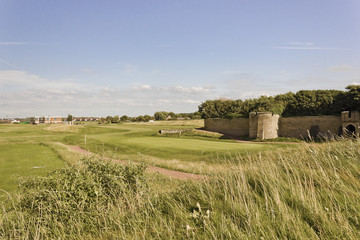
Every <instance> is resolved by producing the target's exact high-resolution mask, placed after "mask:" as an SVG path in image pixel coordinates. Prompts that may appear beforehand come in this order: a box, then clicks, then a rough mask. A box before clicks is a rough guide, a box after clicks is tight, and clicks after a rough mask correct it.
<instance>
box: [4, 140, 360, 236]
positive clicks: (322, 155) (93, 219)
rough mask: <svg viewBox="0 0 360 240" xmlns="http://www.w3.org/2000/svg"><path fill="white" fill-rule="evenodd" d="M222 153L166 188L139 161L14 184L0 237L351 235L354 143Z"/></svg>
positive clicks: (359, 188) (356, 201) (358, 182)
mask: <svg viewBox="0 0 360 240" xmlns="http://www.w3.org/2000/svg"><path fill="white" fill-rule="evenodd" d="M232 158H236V159H233V161H232V162H233V163H235V162H236V164H233V165H232V166H231V168H228V171H226V172H222V173H221V174H219V175H214V176H212V177H211V178H209V179H208V180H206V181H200V182H192V181H189V182H185V183H182V184H178V183H177V182H172V186H171V187H170V186H169V187H168V189H170V190H168V191H167V192H163V191H160V190H159V189H160V188H151V187H149V184H148V181H153V179H154V178H151V177H149V176H148V175H146V174H145V173H144V167H143V166H141V165H139V166H136V165H127V166H121V165H116V164H112V163H110V162H104V160H101V159H93V158H91V159H83V160H82V161H81V162H80V163H79V164H76V165H73V166H72V167H70V168H69V167H68V168H64V169H61V170H57V171H55V172H53V173H52V174H50V175H49V176H48V177H46V178H44V177H41V178H38V179H31V180H28V181H25V182H23V183H22V184H21V186H20V189H21V190H20V191H19V192H18V194H17V195H16V196H15V195H14V196H12V197H9V199H8V200H7V201H6V202H4V203H3V207H2V208H1V210H0V211H1V213H0V238H4V239H48V238H51V239H114V238H117V239H165V238H166V239H184V238H188V239H359V238H360V178H359V176H360V162H359V159H360V142H359V141H357V140H354V141H353V140H342V141H339V142H328V143H324V144H303V145H302V146H301V148H296V149H293V150H292V151H291V152H289V151H285V150H281V151H277V152H276V153H275V152H271V153H270V152H269V153H259V154H255V155H251V156H250V155H249V156H240V155H238V156H233V157H232ZM151 179H152V180H151ZM158 180H159V181H158V182H152V184H154V183H155V184H158V185H159V186H163V185H164V179H158ZM165 182H166V181H165Z"/></svg>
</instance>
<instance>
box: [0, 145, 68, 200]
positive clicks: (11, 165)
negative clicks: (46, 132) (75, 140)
mask: <svg viewBox="0 0 360 240" xmlns="http://www.w3.org/2000/svg"><path fill="white" fill-rule="evenodd" d="M0 152H1V154H0V189H2V190H5V191H11V190H14V189H15V188H16V187H17V185H18V184H19V181H20V180H19V179H20V177H25V176H33V175H37V176H45V175H46V174H47V173H48V172H50V171H52V170H55V169H57V168H61V167H63V166H64V162H63V161H62V159H61V158H59V156H58V155H57V154H56V153H55V152H53V151H52V150H51V149H50V148H48V147H47V146H44V145H40V144H8V145H0ZM2 194H3V192H0V195H2Z"/></svg>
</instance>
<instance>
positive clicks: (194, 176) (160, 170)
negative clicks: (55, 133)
mask: <svg viewBox="0 0 360 240" xmlns="http://www.w3.org/2000/svg"><path fill="white" fill-rule="evenodd" d="M68 147H70V148H71V149H72V150H74V151H75V152H78V153H82V154H84V155H91V154H94V153H92V152H89V151H87V150H85V149H83V148H81V147H79V146H74V145H68ZM106 159H108V160H113V161H115V162H119V163H124V161H121V160H118V159H111V158H106ZM146 171H147V172H157V173H160V174H162V175H165V176H168V177H173V178H177V179H180V180H203V179H205V178H206V176H204V175H198V174H192V173H186V172H180V171H174V170H169V169H166V168H161V167H155V166H147V168H146Z"/></svg>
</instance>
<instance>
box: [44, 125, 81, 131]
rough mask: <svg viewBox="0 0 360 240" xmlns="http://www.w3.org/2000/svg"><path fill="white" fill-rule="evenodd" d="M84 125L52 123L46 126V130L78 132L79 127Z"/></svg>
mask: <svg viewBox="0 0 360 240" xmlns="http://www.w3.org/2000/svg"><path fill="white" fill-rule="evenodd" d="M82 127H84V126H82V125H69V124H52V125H50V126H48V127H45V128H44V130H45V131H50V132H69V133H78V132H79V128H82Z"/></svg>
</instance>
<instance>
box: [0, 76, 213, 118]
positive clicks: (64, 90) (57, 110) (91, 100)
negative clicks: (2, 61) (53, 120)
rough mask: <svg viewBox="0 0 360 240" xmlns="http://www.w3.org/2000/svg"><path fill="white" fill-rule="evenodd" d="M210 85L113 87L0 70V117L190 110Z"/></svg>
mask: <svg viewBox="0 0 360 240" xmlns="http://www.w3.org/2000/svg"><path fill="white" fill-rule="evenodd" d="M213 93H214V88H213V87H211V86H193V87H184V86H180V85H176V86H168V87H153V86H150V85H148V84H138V85H137V86H135V87H133V88H128V89H125V90H124V89H117V88H114V87H112V86H100V85H93V84H87V83H79V82H77V81H76V80H75V79H60V80H49V79H46V78H43V77H40V76H38V75H35V74H30V73H28V72H25V71H18V70H7V71H0V94H1V98H0V117H6V116H10V117H11V116H12V117H26V116H34V115H49V114H54V115H62V116H66V115H67V114H68V113H70V114H73V115H75V116H107V115H112V116H113V115H121V114H127V115H143V114H153V113H154V112H156V111H160V110H165V111H174V112H192V111H195V110H196V109H197V106H198V104H199V103H201V102H202V101H204V100H206V99H210V98H211V96H212V94H213Z"/></svg>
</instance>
